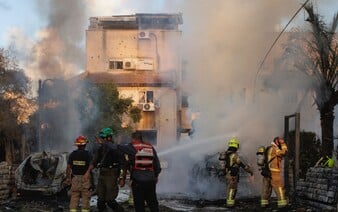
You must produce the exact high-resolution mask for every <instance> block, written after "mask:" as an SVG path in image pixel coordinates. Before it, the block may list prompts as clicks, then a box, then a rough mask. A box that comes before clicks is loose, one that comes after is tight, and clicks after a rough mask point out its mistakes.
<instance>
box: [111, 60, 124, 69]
mask: <svg viewBox="0 0 338 212" xmlns="http://www.w3.org/2000/svg"><path fill="white" fill-rule="evenodd" d="M109 69H123V61H118V60H110V61H109Z"/></svg>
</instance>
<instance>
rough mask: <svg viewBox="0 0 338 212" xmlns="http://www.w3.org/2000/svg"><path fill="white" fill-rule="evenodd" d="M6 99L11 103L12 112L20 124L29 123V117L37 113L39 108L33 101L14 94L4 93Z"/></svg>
mask: <svg viewBox="0 0 338 212" xmlns="http://www.w3.org/2000/svg"><path fill="white" fill-rule="evenodd" d="M4 99H5V100H8V101H11V103H12V105H11V111H12V112H14V113H15V114H17V123H18V124H23V123H28V122H29V117H30V116H31V115H32V114H33V113H35V111H36V110H37V108H38V106H37V105H36V104H35V103H34V102H33V101H31V100H29V99H27V98H26V97H25V96H22V95H20V94H16V93H13V92H6V93H4Z"/></svg>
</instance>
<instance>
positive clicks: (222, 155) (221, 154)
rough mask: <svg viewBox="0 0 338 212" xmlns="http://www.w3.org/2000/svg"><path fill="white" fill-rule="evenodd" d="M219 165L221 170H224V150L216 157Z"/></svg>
mask: <svg viewBox="0 0 338 212" xmlns="http://www.w3.org/2000/svg"><path fill="white" fill-rule="evenodd" d="M218 160H219V167H220V169H221V170H225V168H226V154H225V152H221V153H220V154H219V157H218Z"/></svg>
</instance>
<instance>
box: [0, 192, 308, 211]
mask: <svg viewBox="0 0 338 212" xmlns="http://www.w3.org/2000/svg"><path fill="white" fill-rule="evenodd" d="M173 196H175V195H173ZM125 197H126V196H124V195H122V198H125ZM119 198H120V199H119ZM118 200H121V195H119V197H118ZM125 200H126V199H125ZM95 203H96V197H95V196H93V198H92V201H91V205H92V206H91V211H92V212H96V211H97V209H96V206H95ZM120 203H121V205H122V206H123V208H124V209H125V212H132V211H134V209H133V207H132V206H129V205H128V203H127V201H124V202H120ZM159 203H160V211H161V212H172V211H191V212H202V211H215V212H216V211H238V212H247V211H278V210H277V209H276V204H277V203H276V200H273V202H272V204H271V206H270V207H269V208H266V209H265V210H263V209H261V208H260V206H259V197H252V198H244V199H238V200H236V207H235V208H231V209H229V208H226V207H225V206H224V200H214V201H210V200H188V199H182V198H180V199H175V198H171V199H162V198H159ZM68 204H69V199H68V198H64V197H63V198H60V197H58V196H56V195H54V196H49V197H46V196H39V195H30V196H26V197H20V198H15V199H11V200H9V201H7V202H5V203H3V204H1V206H0V211H6V212H12V211H13V212H14V211H15V212H17V211H19V212H21V211H22V212H47V211H48V212H59V211H60V212H61V211H68V210H69V209H68ZM110 211H112V210H109V211H108V212H110ZM283 211H311V210H310V209H307V208H306V207H304V206H301V205H297V204H290V205H289V207H288V208H287V209H286V210H283Z"/></svg>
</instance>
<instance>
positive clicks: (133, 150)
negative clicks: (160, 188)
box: [119, 140, 161, 182]
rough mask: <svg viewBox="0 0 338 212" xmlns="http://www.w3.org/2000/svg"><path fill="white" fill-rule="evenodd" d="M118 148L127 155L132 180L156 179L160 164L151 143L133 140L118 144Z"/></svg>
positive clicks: (145, 180)
mask: <svg viewBox="0 0 338 212" xmlns="http://www.w3.org/2000/svg"><path fill="white" fill-rule="evenodd" d="M119 148H120V149H121V151H122V152H124V153H125V154H127V155H128V157H129V163H130V164H129V165H130V168H129V170H130V172H131V179H132V180H133V181H136V182H154V181H156V179H157V177H158V175H159V174H160V172H161V165H160V161H159V159H158V156H157V152H156V150H155V149H154V147H153V146H152V145H151V144H149V143H147V142H144V141H137V140H134V141H133V142H131V143H129V144H125V145H119Z"/></svg>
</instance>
